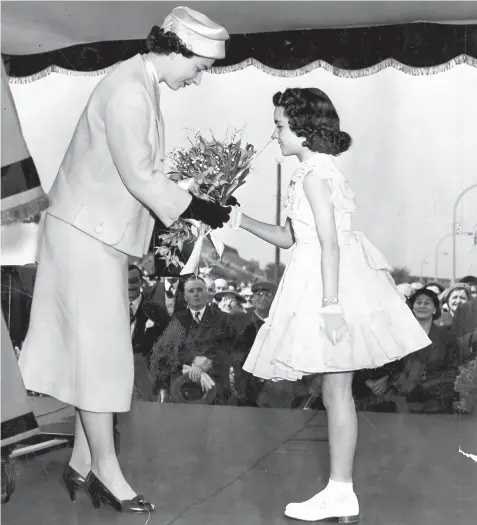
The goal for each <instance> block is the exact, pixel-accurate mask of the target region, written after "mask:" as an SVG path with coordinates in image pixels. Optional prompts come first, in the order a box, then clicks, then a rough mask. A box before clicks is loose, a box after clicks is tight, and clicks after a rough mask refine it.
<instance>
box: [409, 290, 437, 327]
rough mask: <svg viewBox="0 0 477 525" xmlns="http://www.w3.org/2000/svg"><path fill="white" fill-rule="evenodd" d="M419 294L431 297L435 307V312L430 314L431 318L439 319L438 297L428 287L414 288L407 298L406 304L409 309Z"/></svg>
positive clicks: (412, 306)
mask: <svg viewBox="0 0 477 525" xmlns="http://www.w3.org/2000/svg"><path fill="white" fill-rule="evenodd" d="M421 295H425V296H427V297H429V298H430V299H432V302H433V303H434V306H435V307H436V312H435V314H434V315H433V316H432V319H433V321H435V320H436V319H439V317H440V316H441V308H440V303H439V297H438V296H437V294H436V293H435V292H433V291H432V290H429V289H428V288H419V290H416V291H415V292H414V293H413V294H412V295H411V297H409V299H408V300H407V304H408V306H409V308H410V309H411V310H412V309H413V308H414V303H415V302H416V300H417V298H418V297H420V296H421Z"/></svg>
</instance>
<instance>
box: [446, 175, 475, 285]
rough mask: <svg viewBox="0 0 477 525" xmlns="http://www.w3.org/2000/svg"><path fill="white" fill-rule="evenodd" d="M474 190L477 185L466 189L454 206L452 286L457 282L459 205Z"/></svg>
mask: <svg viewBox="0 0 477 525" xmlns="http://www.w3.org/2000/svg"><path fill="white" fill-rule="evenodd" d="M472 188H477V184H472V185H471V186H469V187H468V188H466V189H465V190H464V191H463V192H462V193H460V195H459V196H458V197H457V199H456V201H455V204H454V212H453V214H452V284H455V282H456V266H457V263H456V259H457V256H456V251H457V231H456V230H457V219H456V216H457V205H458V204H459V202H460V200H461V199H462V197H463V196H464V195H465V194H466V193H467V192H468V191H469V190H471V189H472Z"/></svg>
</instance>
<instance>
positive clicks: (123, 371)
mask: <svg viewBox="0 0 477 525" xmlns="http://www.w3.org/2000/svg"><path fill="white" fill-rule="evenodd" d="M227 39H228V33H227V31H226V30H225V29H224V28H223V27H221V26H219V25H217V24H216V23H215V22H213V21H212V20H210V19H209V18H207V17H206V16H204V15H203V14H201V13H199V12H197V11H194V10H192V9H188V8H186V7H178V8H176V9H174V10H173V11H172V13H171V14H170V15H169V16H168V17H167V18H166V20H165V21H164V24H163V26H162V27H161V28H159V27H157V26H155V27H153V28H152V30H151V32H150V34H149V36H148V37H147V48H148V50H149V52H148V53H146V54H143V55H141V54H139V55H136V56H134V57H132V58H131V59H129V60H126V61H124V62H122V63H121V64H120V65H119V66H118V67H116V68H114V69H112V70H111V71H110V72H109V73H108V74H107V75H106V76H105V78H104V79H103V80H102V81H101V82H100V83H99V84H98V85H97V87H96V88H95V90H94V91H93V93H92V95H91V97H90V99H89V100H88V104H87V106H86V109H85V111H84V112H83V114H82V115H81V117H80V119H79V122H78V124H77V127H76V130H75V133H74V135H73V138H72V141H71V143H70V145H69V147H68V150H67V152H66V155H65V157H64V160H63V162H62V164H61V166H60V169H59V172H58V175H57V178H56V180H55V182H54V184H53V187H52V189H51V191H50V195H49V197H50V202H51V205H50V208H49V210H48V212H47V214H46V218H45V224H44V231H43V235H42V239H41V241H40V246H39V265H38V274H37V279H36V285H35V292H34V297H33V304H32V311H31V321H30V327H29V333H28V335H27V338H26V341H25V344H24V347H23V351H22V354H21V357H20V368H21V371H22V374H23V379H24V382H25V385H26V388H28V389H31V390H34V391H36V392H40V393H44V394H47V395H50V396H53V397H56V398H57V399H59V400H61V401H63V402H65V403H69V404H71V405H73V406H75V407H76V409H77V411H76V427H75V444H74V448H73V454H72V457H71V460H70V463H69V466H68V467H67V469H66V470H65V473H64V481H65V484H66V487H67V489H68V492H69V494H70V497H71V500H72V501H74V500H75V497H76V492H77V490H79V489H85V488H86V489H87V490H88V492H89V494H90V496H91V498H92V501H93V504H94V506H95V507H96V508H99V507H100V505H101V501H105V502H107V503H108V504H109V505H111V506H112V507H113V508H114V509H116V510H118V511H120V512H122V511H131V512H150V511H152V510H153V509H154V505H153V504H151V503H149V502H148V501H146V500H144V498H143V497H142V496H140V495H137V494H136V492H135V491H134V490H133V489H132V488H131V487H130V486H129V484H128V483H127V481H126V480H125V478H124V476H123V473H122V471H121V468H120V465H119V462H118V459H117V457H116V454H115V451H114V444H113V425H112V413H114V412H127V411H129V409H130V405H131V395H132V389H133V380H134V365H133V352H132V344H131V334H130V326H129V311H128V257H130V256H133V257H139V258H140V257H142V256H143V255H144V253H146V252H147V251H148V247H149V244H150V241H151V235H152V231H153V226H154V222H155V220H156V218H157V219H159V220H160V221H161V222H162V223H163V224H164V225H165V226H166V227H168V226H170V225H171V224H172V223H173V222H174V221H176V220H177V219H178V218H179V217H184V218H185V217H186V218H195V219H197V220H199V221H202V222H204V223H206V224H208V225H210V226H211V227H212V228H218V227H221V226H222V225H223V224H224V222H226V221H227V220H228V216H229V212H230V209H229V208H225V207H221V206H219V205H217V204H215V203H211V202H205V201H202V200H200V199H197V198H196V197H194V196H192V195H191V194H190V193H189V192H187V191H184V190H183V189H181V188H179V187H178V186H177V185H176V184H175V183H174V182H172V181H170V180H169V179H168V178H167V176H166V175H165V174H164V171H163V170H164V123H163V119H162V115H161V110H160V85H161V84H165V85H167V86H168V87H169V88H170V89H172V90H178V89H180V88H182V87H185V86H188V85H191V84H199V82H200V80H201V77H202V74H203V72H204V71H207V70H208V69H210V67H211V66H212V64H213V63H214V61H215V60H217V59H221V58H223V57H224V56H225V42H226V40H227Z"/></svg>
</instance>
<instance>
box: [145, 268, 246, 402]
mask: <svg viewBox="0 0 477 525" xmlns="http://www.w3.org/2000/svg"><path fill="white" fill-rule="evenodd" d="M184 298H185V300H186V303H187V309H186V310H184V311H182V312H176V313H175V314H174V315H173V316H172V319H171V320H170V322H169V324H168V326H167V328H166V330H165V331H164V333H163V334H162V335H161V337H159V339H158V340H157V342H156V343H155V344H154V347H153V351H152V356H151V362H150V367H149V371H150V376H151V379H152V381H154V382H155V383H156V385H157V387H159V388H164V386H165V385H166V384H167V383H168V382H171V384H172V382H173V381H174V380H175V379H176V378H178V377H180V376H181V375H182V373H183V367H184V366H187V367H189V372H188V374H189V377H190V379H191V380H192V381H194V382H195V383H197V384H201V385H202V384H203V383H202V379H203V375H202V374H203V373H206V374H207V375H208V376H209V377H210V378H211V379H212V381H213V382H214V383H215V389H216V395H215V399H214V401H213V403H214V404H226V403H227V400H228V397H229V392H230V385H229V368H230V366H231V362H232V359H231V355H232V351H233V346H234V343H235V339H236V332H235V329H234V327H233V323H232V321H231V316H229V315H227V314H225V313H224V312H222V311H220V310H219V309H218V308H216V307H212V306H211V305H209V301H210V295H209V293H208V291H207V285H206V283H205V281H204V280H203V279H202V278H200V277H195V276H194V277H191V278H189V279H188V280H187V281H186V283H185V285H184Z"/></svg>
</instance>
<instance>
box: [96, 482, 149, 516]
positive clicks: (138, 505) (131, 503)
mask: <svg viewBox="0 0 477 525" xmlns="http://www.w3.org/2000/svg"><path fill="white" fill-rule="evenodd" d="M86 483H87V489H86V491H87V492H88V494H89V495H90V497H91V502H92V503H93V507H94V508H95V509H99V508H100V507H101V502H102V501H103V502H105V503H107V504H108V505H110V506H111V507H112V508H113V509H114V510H117V511H118V512H153V511H154V510H155V509H156V506H155V505H154V504H152V503H150V502H149V501H146V500H145V499H144V496H142V495H140V494H138V495H137V496H136V497H135V498H133V499H124V500H119V499H118V498H116V496H115V495H114V494H113V493H112V492H111V491H110V490H109V489H108V487H106V485H104V483H103V482H102V481H101V480H99V479H98V477H97V476H96V475H95V474H93V473H92V472H90V473H89V475H88V478H87V479H86Z"/></svg>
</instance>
